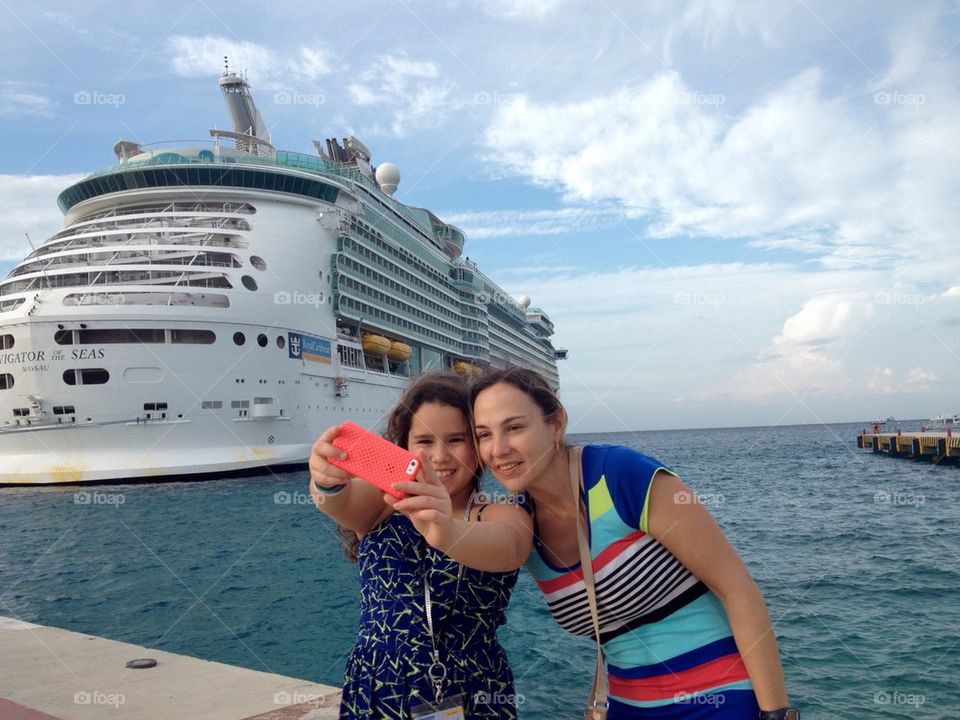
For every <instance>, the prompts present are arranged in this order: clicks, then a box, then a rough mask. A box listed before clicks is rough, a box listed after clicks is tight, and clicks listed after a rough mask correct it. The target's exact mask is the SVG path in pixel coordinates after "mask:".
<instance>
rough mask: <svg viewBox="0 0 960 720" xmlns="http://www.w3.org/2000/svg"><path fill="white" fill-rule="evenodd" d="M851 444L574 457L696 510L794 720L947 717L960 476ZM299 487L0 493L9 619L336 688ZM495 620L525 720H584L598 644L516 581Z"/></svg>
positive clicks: (959, 626) (333, 627)
mask: <svg viewBox="0 0 960 720" xmlns="http://www.w3.org/2000/svg"><path fill="white" fill-rule="evenodd" d="M860 428H861V426H860V425H828V426H816V427H814V426H803V427H778V428H744V429H723V430H697V431H669V432H667V431H665V432H641V433H617V434H605V435H589V436H586V435H584V436H575V437H574V438H572V439H573V440H574V441H575V442H607V443H619V444H625V445H629V446H631V447H634V448H637V449H638V450H641V451H643V452H645V453H647V454H649V455H653V456H654V457H657V458H658V459H660V460H661V461H662V462H664V463H665V464H666V465H668V466H670V467H671V468H673V469H674V470H676V471H677V472H679V473H680V474H681V476H682V477H683V478H684V479H685V480H686V481H687V483H688V484H689V485H690V486H691V487H692V488H693V489H694V490H695V491H696V492H697V493H698V494H699V496H700V498H701V500H702V501H703V502H704V503H706V504H707V505H708V507H709V508H710V510H711V511H712V512H713V514H714V516H715V517H716V518H717V519H718V521H719V522H720V524H721V526H722V527H723V528H724V530H725V531H726V532H727V535H728V537H730V539H731V541H732V542H733V544H734V545H735V546H736V547H737V549H738V550H739V552H740V554H741V555H742V557H743V558H744V560H745V562H746V564H747V566H748V567H749V568H750V571H751V572H752V573H753V576H754V577H755V578H756V580H757V581H758V583H759V585H760V587H761V589H762V590H763V592H764V596H765V597H766V600H767V604H768V607H769V609H770V615H771V617H772V619H773V623H774V627H775V630H776V632H777V637H778V640H779V644H780V651H781V656H782V658H783V663H784V667H785V671H786V676H787V683H788V689H789V692H790V696H791V700H792V702H793V703H794V704H796V705H798V706H799V707H800V709H801V710H802V711H803V713H804V717H805V718H831V719H832V718H836V719H838V720H856V719H859V718H934V719H944V720H945V719H947V718H951V719H952V718H958V717H960V511H958V504H960V503H958V501H960V468H957V467H942V466H933V465H930V464H923V463H914V462H911V461H909V460H898V459H891V458H888V457H885V456H875V455H873V454H872V453H870V452H863V451H859V450H858V449H857V448H856V443H855V436H856V433H857V432H858V431H859V430H860ZM306 485H307V474H306V473H305V472H292V473H285V474H279V475H273V474H269V473H268V474H265V475H263V476H260V477H252V478H245V479H239V480H236V479H235V480H212V481H204V482H176V483H166V484H137V485H111V486H97V487H87V488H78V487H69V488H65V487H61V488H43V489H20V488H5V489H2V490H0V614H2V615H9V616H14V617H18V618H21V619H23V620H27V621H31V622H37V623H41V624H45V625H53V626H57V627H63V628H67V629H70V630H75V631H79V632H86V633H93V634H96V635H101V636H105V637H108V638H113V639H117V640H123V641H127V642H132V643H137V644H141V645H146V646H149V647H155V648H158V649H163V650H168V651H171V652H177V653H183V654H187V655H192V656H197V657H202V658H207V659H210V660H217V661H221V662H227V663H232V664H236V665H242V666H245V667H249V668H252V669H256V670H263V671H269V672H275V673H280V674H283V675H290V676H294V677H300V678H305V679H308V680H313V681H317V682H323V683H328V684H330V685H339V684H340V682H341V679H342V673H343V666H344V661H345V659H346V655H347V653H348V652H349V650H350V647H351V644H352V642H353V638H354V632H355V624H356V620H357V614H358V606H357V588H356V575H355V566H353V565H351V564H349V563H348V562H347V561H346V560H345V559H344V558H343V556H342V554H341V551H340V549H339V544H338V540H337V538H336V535H335V533H334V529H333V527H332V525H331V523H330V522H329V521H328V520H327V519H326V518H325V517H323V516H322V515H320V514H319V513H318V512H316V510H315V509H314V508H313V506H312V504H310V501H309V496H308V494H307V492H306ZM508 620H509V621H508V625H507V626H506V627H505V628H503V629H502V630H501V639H502V642H503V644H504V646H505V647H506V648H507V651H508V653H509V655H510V658H511V661H512V664H513V667H514V671H515V674H516V677H517V692H518V698H519V700H520V701H521V705H520V711H521V717H522V718H525V719H529V720H541V719H542V720H548V719H550V720H554V719H557V718H574V717H579V716H580V708H582V706H583V703H584V701H585V699H586V695H587V691H588V688H589V684H590V680H591V663H592V659H593V655H592V653H593V647H592V644H591V643H590V642H588V641H586V640H583V639H577V638H573V637H571V636H568V635H566V634H565V633H563V632H562V631H561V630H560V629H559V627H557V626H556V625H555V624H554V623H553V621H552V619H551V618H550V616H549V614H548V613H547V611H546V607H545V605H544V603H543V601H542V599H541V597H540V594H539V591H538V590H537V588H536V586H535V585H534V584H533V582H532V581H531V579H530V578H529V576H528V575H526V574H525V573H522V574H521V579H520V582H519V583H518V586H517V590H516V591H515V593H514V597H513V600H512V602H511V606H510V610H509V613H508ZM39 681H40V679H39V678H38V682H39Z"/></svg>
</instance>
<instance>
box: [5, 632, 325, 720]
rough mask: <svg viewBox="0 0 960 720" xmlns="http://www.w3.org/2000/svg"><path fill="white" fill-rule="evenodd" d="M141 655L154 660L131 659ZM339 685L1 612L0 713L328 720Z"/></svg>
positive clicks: (85, 718) (75, 718)
mask: <svg viewBox="0 0 960 720" xmlns="http://www.w3.org/2000/svg"><path fill="white" fill-rule="evenodd" d="M137 658H153V659H155V660H156V661H157V664H156V666H155V667H151V668H148V669H140V670H137V669H128V668H127V667H126V664H127V662H128V661H130V660H134V659H137ZM339 706H340V689H339V688H335V687H330V686H328V685H318V684H316V683H312V682H307V681H306V680H297V679H295V678H289V677H283V676H282V675H273V674H271V673H265V672H257V671H255V670H247V669H245V668H240V667H235V666H233V665H224V664H223V663H216V662H209V661H207V660H199V659H197V658H192V657H186V656H184V655H176V654H174V653H168V652H163V651H160V650H151V649H148V648H145V647H141V646H139V645H131V644H128V643H122V642H116V641H114V640H107V639H105V638H100V637H95V636H93V635H84V634H82V633H75V632H70V631H68V630H61V629H59V628H52V627H45V626H43V625H34V624H32V623H26V622H22V621H20V620H16V619H14V618H8V617H2V616H0V720H93V719H95V718H110V719H111V720H134V719H135V718H136V719H137V720H154V719H155V720H179V719H180V718H184V719H187V718H189V720H326V719H327V718H336V717H337V716H338V713H339Z"/></svg>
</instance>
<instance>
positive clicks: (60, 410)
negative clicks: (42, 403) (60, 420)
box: [53, 405, 77, 415]
mask: <svg viewBox="0 0 960 720" xmlns="http://www.w3.org/2000/svg"><path fill="white" fill-rule="evenodd" d="M53 414H54V415H76V414H77V411H76V408H74V407H73V405H57V406H56V407H54V408H53Z"/></svg>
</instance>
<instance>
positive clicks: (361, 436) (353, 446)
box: [327, 422, 420, 498]
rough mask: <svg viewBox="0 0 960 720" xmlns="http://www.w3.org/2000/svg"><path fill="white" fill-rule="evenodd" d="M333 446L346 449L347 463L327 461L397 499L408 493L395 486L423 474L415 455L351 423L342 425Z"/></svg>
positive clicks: (328, 459)
mask: <svg viewBox="0 0 960 720" xmlns="http://www.w3.org/2000/svg"><path fill="white" fill-rule="evenodd" d="M333 446H334V447H336V448H338V449H340V450H343V451H344V452H345V453H346V454H347V457H346V459H344V460H338V459H337V458H332V457H331V458H327V462H329V463H330V464H331V465H336V466H337V467H339V468H343V469H344V470H346V471H347V472H349V473H351V474H353V475H355V476H356V477H358V478H361V479H363V480H366V481H367V482H369V483H373V484H374V485H376V486H377V487H378V488H380V489H381V490H383V491H384V492H385V493H389V494H390V495H393V496H394V497H397V498H404V497H406V493H403V492H399V491H397V490H394V489H393V483H395V482H402V481H404V480H416V478H417V473H419V472H420V458H418V457H417V456H416V455H414V454H413V453H412V452H408V451H407V450H404V449H403V448H401V447H397V446H396V445H394V444H393V443H391V442H388V441H387V440H384V439H383V438H382V437H380V436H379V435H375V434H374V433H372V432H370V431H369V430H364V429H363V428H362V427H360V426H359V425H357V424H355V423H352V422H345V423H342V424H341V425H340V430H339V432H338V433H337V436H336V437H335V438H334V439H333Z"/></svg>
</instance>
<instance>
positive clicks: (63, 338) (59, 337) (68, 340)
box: [53, 330, 73, 345]
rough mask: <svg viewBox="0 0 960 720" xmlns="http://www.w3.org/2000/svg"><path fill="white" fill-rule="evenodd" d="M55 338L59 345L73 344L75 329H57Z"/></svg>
mask: <svg viewBox="0 0 960 720" xmlns="http://www.w3.org/2000/svg"><path fill="white" fill-rule="evenodd" d="M53 339H54V341H56V343H57V345H73V330H57V331H56V332H55V333H54V334H53Z"/></svg>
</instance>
